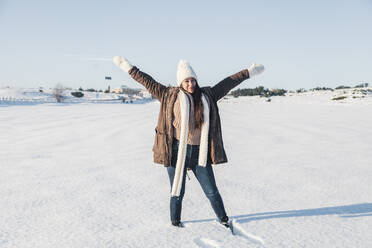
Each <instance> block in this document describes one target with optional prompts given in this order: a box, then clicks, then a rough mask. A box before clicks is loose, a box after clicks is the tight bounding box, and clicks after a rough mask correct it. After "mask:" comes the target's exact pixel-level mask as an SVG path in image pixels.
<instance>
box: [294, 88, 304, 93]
mask: <svg viewBox="0 0 372 248" xmlns="http://www.w3.org/2000/svg"><path fill="white" fill-rule="evenodd" d="M296 92H297V93H303V92H306V90H305V89H304V88H300V89H298V90H296Z"/></svg>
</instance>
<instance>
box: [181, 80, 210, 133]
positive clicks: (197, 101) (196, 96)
mask: <svg viewBox="0 0 372 248" xmlns="http://www.w3.org/2000/svg"><path fill="white" fill-rule="evenodd" d="M180 88H181V89H182V90H183V91H185V89H183V88H182V86H181V87H180ZM201 94H202V92H201V90H200V87H199V85H198V82H196V84H195V89H194V92H193V93H192V94H191V95H192V98H193V101H194V119H195V121H194V123H195V126H194V128H198V129H200V128H201V126H202V124H203V122H204V117H203V112H204V110H203V102H202V99H201Z"/></svg>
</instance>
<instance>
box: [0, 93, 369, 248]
mask: <svg viewBox="0 0 372 248" xmlns="http://www.w3.org/2000/svg"><path fill="white" fill-rule="evenodd" d="M323 93H324V92H323ZM323 93H320V92H319V93H317V94H315V93H314V94H310V93H309V94H306V93H303V94H302V95H301V94H296V95H293V96H286V97H273V98H272V101H271V102H266V101H265V100H264V99H263V98H259V97H240V98H230V99H224V100H222V101H221V102H220V103H219V106H220V114H221V119H222V128H223V136H224V143H225V148H226V152H227V155H228V158H229V162H228V163H227V164H224V165H217V166H214V170H215V176H216V180H217V184H218V187H219V190H220V193H221V195H222V198H223V200H224V203H225V207H226V210H227V212H228V214H229V215H230V217H232V218H233V219H235V221H236V223H235V231H236V233H237V235H235V236H233V235H231V234H230V233H229V232H228V231H227V230H225V229H224V228H223V227H220V226H219V224H217V223H216V222H215V216H214V214H213V211H212V209H211V207H210V205H209V202H208V201H207V198H206V197H205V196H204V195H203V193H202V190H201V188H200V186H199V184H198V183H197V181H196V179H195V177H194V176H193V175H191V174H190V177H191V180H190V181H189V180H187V186H186V195H185V198H184V204H183V213H182V220H183V221H184V222H185V225H186V228H183V229H179V228H175V227H172V226H171V225H170V221H169V181H168V176H167V173H166V170H165V168H163V167H162V166H160V165H154V164H153V162H152V151H151V149H152V145H153V138H154V127H155V125H156V121H157V114H158V111H159V103H157V102H150V103H147V104H132V105H130V104H50V103H49V104H42V105H35V106H5V107H4V106H3V107H1V106H0V148H1V149H0V247H1V248H3V247H4V248H5V247H6V248H10V247H22V248H27V247H32V248H34V247H38V248H42V247H48V248H50V247H66V248H71V247H79V248H81V247H90V248H91V247H234V248H235V247H286V248H287V247H296V248H297V247H316V248H318V247H325V248H329V247H365V248H368V247H372V235H371V228H372V187H371V181H372V166H371V165H372V152H371V151H372V128H371V127H372V114H371V105H372V104H371V102H372V101H371V97H370V96H367V97H365V98H363V99H361V98H354V99H350V100H345V101H344V102H340V101H332V100H330V98H331V97H333V95H334V94H335V92H332V93H327V94H328V95H326V93H324V94H323Z"/></svg>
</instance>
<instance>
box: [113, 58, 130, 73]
mask: <svg viewBox="0 0 372 248" xmlns="http://www.w3.org/2000/svg"><path fill="white" fill-rule="evenodd" d="M112 61H113V62H114V64H115V65H116V66H117V67H119V68H120V69H122V70H123V71H125V72H129V71H130V69H132V68H133V66H132V65H131V64H130V63H129V61H128V60H127V59H126V58H122V57H120V56H115V57H114V58H113V59H112Z"/></svg>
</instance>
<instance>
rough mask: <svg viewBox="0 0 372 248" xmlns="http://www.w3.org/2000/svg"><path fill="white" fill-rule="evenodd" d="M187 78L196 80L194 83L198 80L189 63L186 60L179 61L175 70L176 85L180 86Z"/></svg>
mask: <svg viewBox="0 0 372 248" xmlns="http://www.w3.org/2000/svg"><path fill="white" fill-rule="evenodd" d="M189 77H193V78H195V79H196V81H198V78H197V77H196V74H195V72H194V70H193V69H192V67H191V65H190V63H189V62H188V61H186V60H180V62H178V68H177V85H178V86H181V83H182V81H183V80H185V79H186V78H189Z"/></svg>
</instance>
